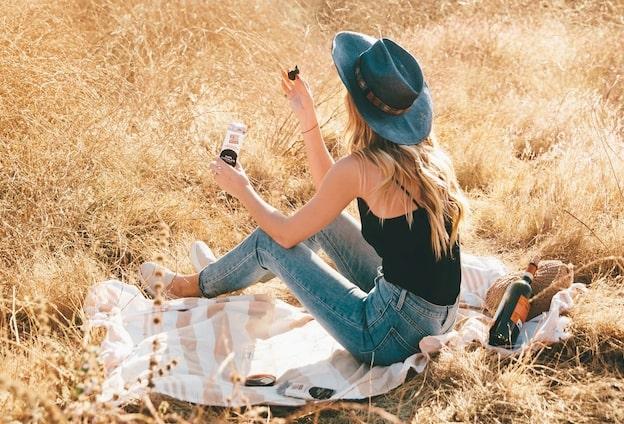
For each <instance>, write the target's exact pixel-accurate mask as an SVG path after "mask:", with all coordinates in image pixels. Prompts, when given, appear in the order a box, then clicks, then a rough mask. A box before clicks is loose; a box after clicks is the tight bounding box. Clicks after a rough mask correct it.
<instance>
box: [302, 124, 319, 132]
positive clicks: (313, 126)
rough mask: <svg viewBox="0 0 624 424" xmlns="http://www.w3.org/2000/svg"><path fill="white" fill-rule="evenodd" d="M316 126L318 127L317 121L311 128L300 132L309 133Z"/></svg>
mask: <svg viewBox="0 0 624 424" xmlns="http://www.w3.org/2000/svg"><path fill="white" fill-rule="evenodd" d="M316 127H318V122H317V123H316V124H314V126H313V127H312V128H310V129H309V130H305V131H303V132H302V133H301V134H305V133H309V132H310V131H312V130H313V129H314V128H316Z"/></svg>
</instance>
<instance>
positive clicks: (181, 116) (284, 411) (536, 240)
mask: <svg viewBox="0 0 624 424" xmlns="http://www.w3.org/2000/svg"><path fill="white" fill-rule="evenodd" d="M0 28H1V30H0V290H1V294H2V297H1V299H0V305H1V308H2V313H1V314H0V322H1V327H0V328H1V330H0V340H1V341H0V356H1V358H2V361H1V363H0V417H2V418H0V419H1V420H2V422H7V423H8V422H12V421H18V422H41V423H44V422H46V423H47V422H56V421H63V420H69V419H73V420H74V421H80V420H82V421H84V422H98V421H99V422H109V421H112V422H116V421H119V422H122V421H126V422H129V421H131V422H172V421H175V420H178V421H183V420H187V421H205V422H220V421H225V422H233V423H242V422H252V421H253V420H254V419H255V420H256V421H257V422H267V419H266V418H264V419H262V418H257V417H262V416H265V415H263V414H266V412H262V411H260V410H259V409H254V410H252V411H249V410H247V411H245V410H233V409H221V408H202V407H197V406H193V405H189V404H184V403H181V402H175V401H173V400H171V399H169V400H168V403H169V408H166V407H165V406H166V405H165V404H162V405H161V406H160V410H159V411H160V412H158V413H156V411H155V410H154V409H152V410H151V411H150V408H151V407H152V405H151V404H150V403H149V402H147V403H140V404H135V405H130V406H127V407H125V409H114V408H110V407H108V406H107V405H98V404H95V403H94V402H92V401H93V395H92V389H93V390H96V391H97V387H94V388H92V387H90V385H91V383H90V380H91V379H94V381H97V380H98V371H97V369H94V368H93V367H92V368H90V369H86V368H83V365H82V364H84V363H85V360H86V362H89V361H90V360H91V359H90V358H93V352H92V347H90V345H91V344H92V343H91V342H90V341H89V340H90V339H89V338H87V337H85V335H84V334H83V332H82V330H81V324H82V322H83V321H82V316H81V313H80V310H81V302H82V300H83V298H84V296H85V294H86V292H87V290H88V289H89V287H90V286H91V285H92V284H94V283H95V282H98V281H102V280H104V279H107V278H110V277H114V278H119V279H123V280H124V281H128V282H131V283H136V282H137V276H136V273H137V269H138V265H139V264H140V263H141V262H142V261H145V260H150V259H152V258H154V257H155V256H156V255H158V254H160V253H164V254H165V262H166V263H167V265H169V266H171V267H173V268H176V269H178V270H182V271H190V269H191V265H190V261H189V259H188V253H187V251H188V246H189V244H190V243H191V242H192V241H193V240H195V239H203V240H206V241H207V242H208V243H209V245H211V246H212V247H213V248H214V250H215V252H216V253H217V254H222V253H223V252H225V251H227V249H229V248H231V247H232V246H234V245H235V244H236V243H237V242H238V241H240V240H241V239H242V238H243V237H244V236H245V235H246V234H247V233H248V232H249V231H251V229H252V228H253V227H254V223H253V222H252V221H251V220H250V217H249V215H248V214H247V213H246V212H245V210H244V209H242V208H241V207H240V206H239V205H238V203H237V202H236V201H235V200H232V199H230V198H228V197H227V196H225V195H224V194H223V193H221V192H220V190H219V189H218V188H217V187H216V185H215V184H214V182H213V181H212V179H211V177H210V173H209V172H208V166H207V165H208V162H209V161H210V160H211V159H212V158H213V157H214V156H215V155H216V154H217V149H218V148H219V147H220V143H221V139H222V137H223V134H224V131H225V127H226V125H227V124H228V123H229V122H230V121H231V120H234V119H237V120H242V121H244V122H246V123H247V124H248V127H249V133H248V136H247V139H246V146H245V147H244V151H243V153H242V162H243V164H244V166H245V167H246V170H247V173H248V175H249V176H250V177H251V178H252V179H253V182H254V185H255V187H256V188H257V189H258V191H259V192H260V193H261V194H262V195H263V196H264V197H265V199H267V200H268V201H270V202H271V203H272V204H273V205H275V206H276V207H278V208H280V209H281V210H282V211H284V212H288V211H292V210H294V209H295V208H297V207H298V206H300V205H302V204H303V203H304V202H305V201H306V200H307V199H309V198H310V196H311V194H312V192H313V185H312V182H311V178H310V176H309V174H308V171H307V169H306V166H305V157H304V151H303V149H302V147H303V146H302V142H301V139H300V136H299V130H298V128H297V126H296V121H295V118H294V116H292V115H291V114H290V113H289V108H288V105H287V103H286V100H285V99H284V98H283V97H282V95H281V90H280V86H279V78H280V76H279V71H280V69H284V68H286V67H292V66H294V65H295V64H298V65H299V67H300V68H301V69H302V74H303V75H305V76H306V78H307V79H308V81H309V82H310V85H311V87H312V89H313V91H314V95H315V99H316V102H317V105H318V110H319V112H320V114H321V119H322V124H323V125H322V129H323V132H324V134H325V138H326V142H327V143H328V145H329V146H330V147H331V150H332V152H333V153H334V154H335V156H336V157H337V156H339V155H341V154H343V153H344V151H345V148H344V143H343V141H342V138H341V134H342V132H341V131H342V128H343V126H344V123H345V122H344V121H345V113H344V105H343V101H342V99H343V90H344V89H343V88H342V86H341V83H340V81H339V78H338V76H337V74H336V72H335V69H334V66H333V64H332V62H331V56H330V48H331V39H332V36H333V34H334V33H335V32H336V31H339V30H343V29H348V30H355V31H362V32H366V33H369V34H372V35H376V36H379V35H384V36H387V37H391V38H394V39H396V40H398V41H399V42H400V43H402V44H403V45H405V46H406V47H407V48H408V49H409V50H410V51H412V52H413V53H414V54H415V55H416V56H417V57H418V58H419V60H420V61H421V63H422V66H423V69H424V72H425V75H426V77H427V78H428V81H429V85H430V87H431V89H432V93H433V98H434V103H435V111H436V118H435V119H436V120H435V131H436V133H437V136H438V139H439V141H440V142H441V143H442V144H443V145H444V147H445V148H446V149H447V150H448V151H449V152H450V153H451V156H452V157H453V159H454V162H455V166H456V169H457V172H458V176H459V179H460V183H461V185H462V186H463V187H464V189H465V191H466V193H467V194H468V196H469V198H470V200H471V207H472V213H471V217H470V223H469V225H468V227H467V228H466V230H465V233H464V234H463V241H464V249H465V250H466V251H469V252H472V253H477V254H493V255H497V256H499V257H501V258H502V259H503V260H504V261H505V262H506V263H507V264H508V265H509V266H510V267H511V268H514V269H519V268H520V266H521V265H522V264H523V263H524V261H525V260H526V258H527V257H528V256H529V255H531V254H533V253H536V252H538V251H541V252H542V253H543V255H544V256H545V257H547V258H559V259H562V260H564V261H566V262H572V263H574V264H575V265H576V266H577V267H579V268H580V267H581V266H582V265H585V264H589V266H586V267H584V268H583V269H581V270H580V272H579V273H578V274H577V275H576V280H577V281H580V282H584V283H587V284H589V287H590V290H589V291H588V292H587V293H586V294H584V295H583V296H582V297H581V298H580V299H579V300H578V304H577V306H576V307H575V308H574V309H573V310H572V311H571V312H570V315H571V317H572V319H573V324H572V328H571V330H572V332H573V337H572V338H571V339H569V340H567V341H566V342H563V343H560V344H557V345H554V346H552V347H550V348H548V349H544V350H543V351H541V352H538V353H534V354H531V355H527V356H525V357H522V358H515V359H507V360H499V359H498V357H497V356H495V355H493V354H492V353H489V352H486V351H485V350H484V349H482V348H479V347H474V346H473V347H470V348H468V349H466V350H465V351H462V352H452V353H451V352H446V353H442V354H440V355H438V356H437V357H436V358H435V359H434V360H433V361H432V362H431V363H430V365H429V366H428V368H427V370H426V372H424V373H423V374H421V375H415V376H412V377H411V378H410V379H409V380H408V382H407V383H406V384H404V385H403V386H402V387H400V388H398V389H396V390H394V391H392V392H390V393H389V394H387V395H385V396H380V397H376V398H373V399H371V400H370V402H363V403H356V404H340V405H326V406H325V407H323V408H320V409H323V410H322V411H319V408H318V407H316V409H309V410H306V409H304V410H302V409H299V410H297V409H288V408H272V410H271V416H272V417H273V415H277V416H278V418H271V422H280V420H285V421H291V420H296V421H299V422H317V420H318V421H322V422H331V423H341V422H386V420H391V421H392V420H394V421H395V422H399V421H401V422H418V423H420V422H444V421H460V422H532V423H534V422H548V423H550V422H624V380H623V379H622V378H623V374H624V324H623V323H622V314H623V312H624V268H623V267H624V262H619V265H618V261H617V260H616V259H608V257H618V256H621V255H622V254H623V253H624V248H623V241H624V54H623V53H622V46H624V3H623V2H622V1H621V0H611V1H607V0H605V1H600V0H585V1H583V0H579V1H563V0H560V1H552V2H547V1H537V0H536V1H530V0H510V1H503V0H493V1H478V0H461V1H449V0H443V1H433V0H423V1H412V0H409V1H399V0H387V1H383V2H379V1H369V0H366V1H356V0H336V1H330V0H295V1H292V2H287V3H286V2H277V1H260V0H258V1H250V0H231V1H228V2H217V1H216V0H207V1H199V0H172V1H164V0H157V1H149V0H123V1H122V0H74V1H70V0H29V1H26V0H11V1H4V2H1V3H0ZM350 211H351V212H352V213H356V211H355V208H353V207H352V206H351V207H350ZM161 222H164V223H166V224H167V225H168V226H169V228H170V230H171V238H170V242H169V244H168V247H167V248H166V249H165V251H164V252H163V250H162V248H161V247H159V243H158V234H159V225H160V223H161ZM605 258H606V259H605ZM258 289H261V290H269V291H271V292H272V293H274V295H275V296H278V297H281V298H283V299H287V300H292V299H291V298H290V297H289V295H288V293H287V292H286V290H285V288H284V286H283V285H282V284H281V283H280V282H279V281H272V282H270V283H267V285H265V286H263V287H262V288H254V290H258ZM91 335H92V336H93V334H91ZM95 385H96V386H97V384H95ZM89 393H91V394H89ZM160 401H161V399H159V398H157V397H154V398H153V399H152V403H153V404H154V407H155V408H159V406H158V405H159V402H160ZM254 414H256V418H253V417H254ZM156 415H158V416H156Z"/></svg>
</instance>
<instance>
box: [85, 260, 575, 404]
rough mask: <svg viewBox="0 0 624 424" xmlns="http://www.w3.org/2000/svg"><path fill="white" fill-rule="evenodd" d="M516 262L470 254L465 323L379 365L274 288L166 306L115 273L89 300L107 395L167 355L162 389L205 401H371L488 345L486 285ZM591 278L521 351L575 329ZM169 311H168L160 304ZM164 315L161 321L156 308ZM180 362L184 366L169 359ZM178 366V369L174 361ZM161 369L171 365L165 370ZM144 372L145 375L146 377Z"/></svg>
mask: <svg viewBox="0 0 624 424" xmlns="http://www.w3.org/2000/svg"><path fill="white" fill-rule="evenodd" d="M506 273H507V270H506V269H505V267H504V266H503V264H502V263H501V262H500V261H498V260H496V259H494V258H485V257H475V256H470V255H466V254H464V255H462V287H461V294H460V302H461V305H460V306H461V307H460V314H459V317H458V320H457V324H456V326H455V329H454V330H453V331H451V332H450V333H447V334H445V335H442V336H435V337H433V336H430V337H426V338H424V339H423V340H422V341H421V343H420V347H421V350H422V353H417V354H414V355H412V356H411V357H409V358H408V359H406V360H405V361H404V362H403V363H396V364H393V365H390V366H385V367H381V366H376V367H373V368H370V367H368V366H366V365H364V364H361V363H359V362H358V361H356V360H355V359H354V358H353V357H352V356H351V355H350V354H349V353H348V352H347V351H345V350H344V348H343V347H342V346H341V345H340V344H339V343H338V342H336V341H335V340H334V339H333V338H332V337H331V336H330V335H329V334H328V333H327V332H326V331H325V330H324V329H323V328H322V327H321V326H320V325H319V324H318V323H317V322H316V321H315V320H314V319H313V317H312V316H310V315H309V314H307V313H305V311H303V310H302V309H301V308H298V307H294V306H292V305H289V304H287V303H285V302H283V301H280V300H276V299H273V298H271V297H270V296H267V295H250V296H231V297H220V298H215V299H203V298H187V299H176V300H171V301H167V302H165V303H164V304H163V305H162V306H161V308H160V309H157V308H156V307H154V305H153V302H152V300H150V299H146V298H145V297H143V295H142V294H141V292H140V291H139V290H138V289H137V287H135V286H132V285H128V284H124V283H122V282H120V281H115V280H109V281H105V282H103V283H100V284H97V285H95V286H94V287H93V288H92V289H91V291H90V292H89V294H88V296H87V299H86V301H85V306H84V310H85V313H86V314H87V317H88V319H89V323H90V325H92V326H94V327H97V326H103V327H106V328H107V329H108V332H107V335H106V337H105V339H104V341H103V342H102V345H101V351H100V355H101V356H100V357H101V358H102V360H103V362H104V364H105V369H106V380H105V382H104V385H103V391H102V394H101V396H100V399H99V400H100V401H109V400H111V399H118V400H117V402H125V401H128V400H130V399H132V398H134V397H137V396H141V395H142V394H144V393H145V392H146V390H148V388H147V381H148V378H147V376H148V373H149V362H150V358H151V357H153V356H154V353H153V350H154V343H153V342H154V340H155V339H156V340H158V343H157V344H156V355H155V356H154V358H155V359H156V360H157V363H158V364H157V365H156V370H155V371H156V372H155V373H154V378H153V379H152V381H153V384H154V388H153V389H152V390H154V391H155V392H158V393H161V394H165V395H169V396H172V397H174V398H177V399H181V400H185V401H189V402H194V403H198V404H205V405H221V406H243V405H253V404H274V405H301V404H304V403H305V402H307V401H308V400H306V395H302V394H299V395H297V394H295V395H294V396H293V393H291V390H287V389H288V388H290V389H292V388H295V387H297V385H303V386H304V387H309V386H317V387H323V388H329V389H332V390H334V391H335V392H334V394H333V396H332V397H331V399H332V400H333V399H362V398H366V397H368V396H374V395H379V394H382V393H386V392H388V391H389V390H391V389H393V388H395V387H397V386H399V385H400V384H401V383H403V381H405V378H406V376H407V373H408V371H409V370H410V369H414V370H415V371H416V372H422V371H423V370H424V368H425V366H426V365H427V362H428V361H429V360H430V359H429V358H430V356H429V355H430V354H431V353H433V352H435V351H438V350H440V349H442V348H450V349H459V348H461V347H462V346H465V345H466V344H468V343H471V342H475V341H476V342H477V343H481V344H482V345H484V346H486V347H487V348H488V349H496V350H498V351H499V352H501V353H503V354H512V353H514V352H513V351H510V350H506V349H502V348H492V347H489V346H487V336H488V327H489V324H490V323H491V318H488V317H487V316H486V315H484V314H483V313H481V312H480V308H482V307H483V299H484V298H485V293H486V292H487V289H488V288H489V287H490V285H491V284H492V283H493V282H494V280H495V279H496V278H498V277H500V276H502V275H505V274H506ZM583 289H584V286H583V285H582V284H574V285H572V287H570V288H568V289H566V290H563V291H561V292H559V293H558V294H557V295H555V297H554V298H553V301H552V303H551V307H550V310H549V311H548V312H547V313H544V314H542V315H541V316H538V317H536V318H534V319H533V320H531V321H530V322H528V323H526V325H525V326H524V327H523V329H522V331H521V335H520V346H519V347H518V348H516V350H515V351H520V350H524V349H530V348H536V347H539V346H543V345H544V344H550V343H554V342H556V341H559V340H562V339H564V338H566V337H569V334H568V333H567V332H566V326H567V325H568V323H569V319H568V318H566V317H563V316H561V312H563V311H564V310H566V309H568V308H570V307H572V305H573V295H574V294H575V293H577V292H579V291H581V290H583ZM159 310H160V312H159ZM155 315H158V316H160V317H161V322H160V323H158V324H155V323H154V316H155ZM173 361H175V364H176V365H174V366H171V367H167V365H171V364H172V362H173ZM168 368H170V369H168ZM158 369H162V370H163V371H162V376H161V375H160V374H159V372H158ZM255 373H269V374H272V375H274V376H276V377H277V382H276V384H275V385H274V386H269V387H246V386H244V385H242V384H241V383H240V380H239V379H237V376H241V377H243V378H244V377H245V376H247V375H250V374H255ZM139 379H140V380H139Z"/></svg>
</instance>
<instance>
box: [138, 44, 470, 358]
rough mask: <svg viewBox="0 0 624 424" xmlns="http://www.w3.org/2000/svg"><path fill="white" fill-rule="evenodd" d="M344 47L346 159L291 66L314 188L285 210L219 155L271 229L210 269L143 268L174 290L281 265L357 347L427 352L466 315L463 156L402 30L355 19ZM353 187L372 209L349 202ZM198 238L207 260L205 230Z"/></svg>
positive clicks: (299, 291)
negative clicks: (455, 158) (461, 310)
mask: <svg viewBox="0 0 624 424" xmlns="http://www.w3.org/2000/svg"><path fill="white" fill-rule="evenodd" d="M332 56H333V60H334V63H335V65H336V68H337V69H338V74H339V75H340V78H341V79H342V81H343V83H344V84H345V86H346V88H347V91H348V93H347V96H346V106H347V110H348V115H349V121H348V127H347V136H348V140H349V148H350V152H351V153H350V154H349V155H348V156H346V157H343V158H341V159H340V160H338V161H337V162H334V159H333V158H332V157H331V155H330V154H329V152H328V150H327V148H326V146H325V144H324V142H323V138H322V135H321V132H320V129H319V125H318V121H317V116H316V112H315V109H314V102H313V100H312V96H311V94H310V90H309V88H308V85H307V84H306V83H305V82H304V81H303V80H302V79H301V78H299V77H297V78H296V79H295V80H294V82H293V81H290V80H289V79H288V78H287V76H286V74H285V73H284V74H283V75H282V88H283V90H284V93H285V96H287V97H288V99H289V100H290V106H291V108H292V110H293V112H294V113H295V114H296V116H297V117H298V118H299V122H300V126H301V129H302V134H303V140H304V143H305V146H306V152H307V158H308V163H309V166H310V171H311V174H312V178H313V179H314V185H315V187H316V193H315V194H314V196H313V197H312V199H311V200H310V201H309V202H308V203H306V204H305V206H303V207H302V208H301V209H299V210H298V211H297V212H295V213H294V214H292V215H290V216H285V215H283V214H282V213H281V212H279V211H278V210H276V209H275V208H273V207H272V206H271V205H269V204H267V203H266V202H265V201H264V200H263V199H262V198H261V197H260V196H259V195H258V194H257V193H256V192H255V191H254V189H253V187H252V186H251V184H250V183H249V180H248V178H247V176H246V175H245V172H244V170H243V169H242V168H241V166H240V165H237V166H236V167H235V168H233V167H231V166H229V165H227V164H226V163H225V162H223V161H222V160H221V159H219V158H217V159H216V161H214V162H213V163H211V165H210V167H211V170H212V172H213V174H214V178H215V181H216V182H217V184H218V185H219V186H220V187H221V188H222V189H223V190H225V191H226V192H228V193H230V194H231V195H232V196H235V197H236V198H238V200H239V201H240V202H241V203H242V204H243V205H244V206H245V208H246V209H247V210H248V212H249V214H250V215H251V216H252V217H253V219H254V220H255V221H256V223H257V224H258V228H256V229H255V230H254V231H253V232H252V233H251V234H250V235H249V236H248V237H247V238H246V239H244V240H243V241H242V242H241V243H240V244H238V245H237V246H236V247H235V248H234V249H232V250H231V251H230V252H228V253H227V254H225V255H224V256H223V257H221V258H219V259H218V260H217V259H215V258H214V256H213V255H212V253H211V252H210V251H209V249H208V250H207V251H206V249H207V247H204V250H203V251H204V254H203V259H202V258H200V259H199V260H200V262H201V261H203V263H202V266H205V267H204V268H203V269H202V271H201V272H199V273H198V274H192V275H179V274H175V273H174V272H172V271H169V270H165V269H160V271H158V270H159V267H158V265H156V264H154V263H146V264H143V265H142V266H141V270H140V273H141V278H142V280H143V281H144V283H145V284H146V286H147V288H148V289H150V288H151V291H152V292H153V290H154V286H155V284H156V282H157V281H162V283H163V284H164V286H165V290H166V293H168V294H169V295H171V296H175V297H189V296H205V297H209V298H212V297H215V296H218V295H220V294H223V293H228V292H231V291H233V290H239V289H243V288H245V287H248V286H250V285H252V284H255V283H257V282H260V281H266V280H268V279H270V278H273V277H274V276H277V277H279V278H280V279H281V280H282V281H283V282H284V283H285V284H286V285H287V286H288V288H289V289H290V290H291V291H292V293H293V294H294V295H295V296H296V297H297V299H299V301H300V302H301V303H302V304H303V306H304V307H305V308H306V309H307V311H308V312H309V313H310V314H312V315H313V316H314V317H315V318H316V320H317V321H318V322H319V323H320V324H321V325H322V326H323V327H324V328H325V329H326V330H327V331H328V332H329V333H330V334H331V335H332V336H333V337H334V338H335V339H336V340H337V341H338V342H340V343H341V344H342V346H344V347H345V348H346V349H347V350H348V351H349V352H350V353H351V354H353V356H355V357H356V358H358V359H359V360H361V361H363V362H365V363H368V364H376V365H388V364H391V363H395V362H400V361H403V360H405V359H406V358H407V357H409V356H411V355H413V354H414V353H417V352H419V347H418V346H419V342H420V340H421V339H422V338H423V337H425V336H428V335H438V334H443V333H445V332H448V331H449V330H450V329H451V328H452V327H453V323H454V322H455V317H456V313H457V305H458V295H459V286H460V280H461V273H460V247H459V234H458V228H459V224H460V222H461V221H462V218H463V216H464V213H465V209H466V205H465V200H464V196H463V194H462V192H461V189H460V187H459V185H458V183H457V179H456V176H455V173H454V170H453V166H452V164H451V161H450V160H449V158H448V156H447V155H446V154H445V153H444V152H443V151H442V150H441V149H440V148H439V147H438V145H437V144H436V142H435V141H434V139H433V137H432V134H431V126H432V103H431V95H430V93H429V89H428V87H427V84H426V83H425V81H424V79H423V74H422V71H421V69H420V66H419V65H418V62H417V61H416V59H415V58H414V57H413V56H412V55H411V54H409V53H408V52H407V51H405V50H404V49H403V48H402V47H401V46H399V45H398V44H396V43H395V42H393V41H392V40H389V39H385V38H384V39H380V40H378V39H375V38H371V37H369V36H366V35H363V34H358V33H353V32H341V33H338V34H337V35H336V37H335V38H334V42H333V49H332ZM353 199H357V203H358V208H359V212H360V222H357V221H356V220H355V219H353V218H352V217H351V216H350V215H348V214H347V213H346V212H344V211H343V210H344V209H345V208H346V207H347V205H348V204H349V203H350V202H351V201H352V200H353ZM360 223H361V225H360ZM204 246H205V245H204ZM194 249H199V251H197V250H196V251H195V252H194V255H195V257H196V261H197V255H198V252H199V253H200V254H199V256H202V255H201V252H202V249H201V243H200V244H197V243H196V244H195V245H194ZM319 249H323V250H324V251H325V252H326V253H327V255H328V256H329V257H330V258H331V259H332V260H333V261H334V262H335V264H336V268H337V270H335V269H334V268H332V267H331V266H329V265H328V264H327V263H325V262H324V261H323V260H322V259H321V258H320V257H319V256H318V255H317V252H318V250H319ZM200 269H201V268H200Z"/></svg>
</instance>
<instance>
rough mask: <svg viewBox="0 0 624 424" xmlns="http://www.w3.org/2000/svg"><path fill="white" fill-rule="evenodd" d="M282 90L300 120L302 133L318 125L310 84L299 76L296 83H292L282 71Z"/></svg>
mask: <svg viewBox="0 0 624 424" xmlns="http://www.w3.org/2000/svg"><path fill="white" fill-rule="evenodd" d="M282 90H283V91H284V96H285V97H286V98H287V99H288V102H289V103H290V108H291V109H292V111H293V113H294V114H295V116H296V117H297V118H298V119H299V124H300V125H301V126H302V128H301V129H302V131H305V130H306V129H307V127H308V126H310V127H311V126H314V125H316V111H315V109H314V100H313V99H312V93H311V92H310V86H309V85H308V83H307V82H305V81H304V80H303V79H301V78H300V77H299V75H297V77H296V78H295V80H294V81H291V80H290V79H288V73H287V72H286V71H282ZM304 127H305V128H304Z"/></svg>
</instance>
